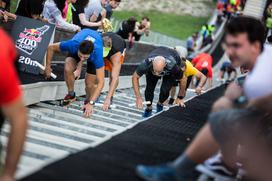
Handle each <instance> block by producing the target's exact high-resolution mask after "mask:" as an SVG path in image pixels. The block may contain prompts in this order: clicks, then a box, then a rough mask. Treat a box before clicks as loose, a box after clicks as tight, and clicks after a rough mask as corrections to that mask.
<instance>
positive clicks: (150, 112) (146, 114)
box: [143, 108, 152, 118]
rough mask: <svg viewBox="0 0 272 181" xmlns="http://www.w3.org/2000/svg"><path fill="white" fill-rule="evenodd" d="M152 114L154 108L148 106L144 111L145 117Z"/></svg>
mask: <svg viewBox="0 0 272 181" xmlns="http://www.w3.org/2000/svg"><path fill="white" fill-rule="evenodd" d="M151 115H152V109H148V108H146V109H145V111H144V113H143V118H148V117H150V116H151Z"/></svg>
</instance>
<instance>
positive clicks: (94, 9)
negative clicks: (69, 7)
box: [84, 0, 103, 21]
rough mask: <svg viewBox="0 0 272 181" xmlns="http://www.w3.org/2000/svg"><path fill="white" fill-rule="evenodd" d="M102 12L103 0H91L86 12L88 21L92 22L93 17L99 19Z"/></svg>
mask: <svg viewBox="0 0 272 181" xmlns="http://www.w3.org/2000/svg"><path fill="white" fill-rule="evenodd" d="M102 10H103V7H102V5H101V0H90V2H89V4H88V5H87V7H86V8H85V10H84V11H85V15H86V19H87V21H90V18H91V16H92V15H95V16H96V17H98V16H99V15H100V13H101V12H102Z"/></svg>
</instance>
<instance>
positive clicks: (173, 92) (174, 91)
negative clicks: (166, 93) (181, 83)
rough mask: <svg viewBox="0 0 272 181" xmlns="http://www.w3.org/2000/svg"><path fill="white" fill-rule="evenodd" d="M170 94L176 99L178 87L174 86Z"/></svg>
mask: <svg viewBox="0 0 272 181" xmlns="http://www.w3.org/2000/svg"><path fill="white" fill-rule="evenodd" d="M170 96H171V98H173V99H175V96H176V87H172V88H171V90H170Z"/></svg>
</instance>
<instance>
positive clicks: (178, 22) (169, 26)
mask: <svg viewBox="0 0 272 181" xmlns="http://www.w3.org/2000/svg"><path fill="white" fill-rule="evenodd" d="M16 5H17V0H11V12H13V13H14V12H15V8H16ZM143 15H145V16H148V17H149V18H150V19H151V30H152V31H155V32H159V33H162V34H165V35H168V36H172V37H176V38H178V39H181V40H185V39H186V38H187V37H189V36H190V35H191V34H193V33H194V32H195V31H197V30H199V29H200V28H201V26H202V25H203V24H205V23H206V22H207V21H208V19H209V16H207V17H193V16H190V15H182V16H181V15H175V14H168V13H161V12H158V11H148V12H136V11H115V12H114V13H113V17H114V18H115V19H117V20H120V21H121V20H124V19H128V18H129V17H131V16H135V17H137V19H138V20H140V19H141V17H142V16H143Z"/></svg>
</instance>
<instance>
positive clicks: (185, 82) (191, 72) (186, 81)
mask: <svg viewBox="0 0 272 181" xmlns="http://www.w3.org/2000/svg"><path fill="white" fill-rule="evenodd" d="M175 49H176V51H177V52H178V53H179V55H180V57H181V58H182V59H183V60H184V61H185V67H183V68H182V70H183V71H184V76H183V78H182V81H181V83H180V84H179V87H180V89H179V93H178V96H177V99H175V96H176V86H178V82H177V83H176V85H174V86H173V87H172V89H171V91H170V96H171V98H170V100H169V102H168V104H170V105H171V104H173V103H174V102H175V104H179V105H181V106H184V101H183V98H184V97H185V95H186V90H187V88H188V87H189V85H190V83H191V80H192V77H193V76H196V77H197V79H199V80H200V83H199V84H198V86H197V88H196V89H195V92H196V94H197V95H200V94H201V91H202V90H204V89H203V87H204V86H205V84H206V81H207V77H206V76H205V75H204V74H203V73H201V72H200V71H199V70H197V69H196V68H195V67H194V66H193V64H192V63H191V62H190V61H189V60H186V59H185V57H186V56H187V52H186V51H184V50H183V47H175Z"/></svg>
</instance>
